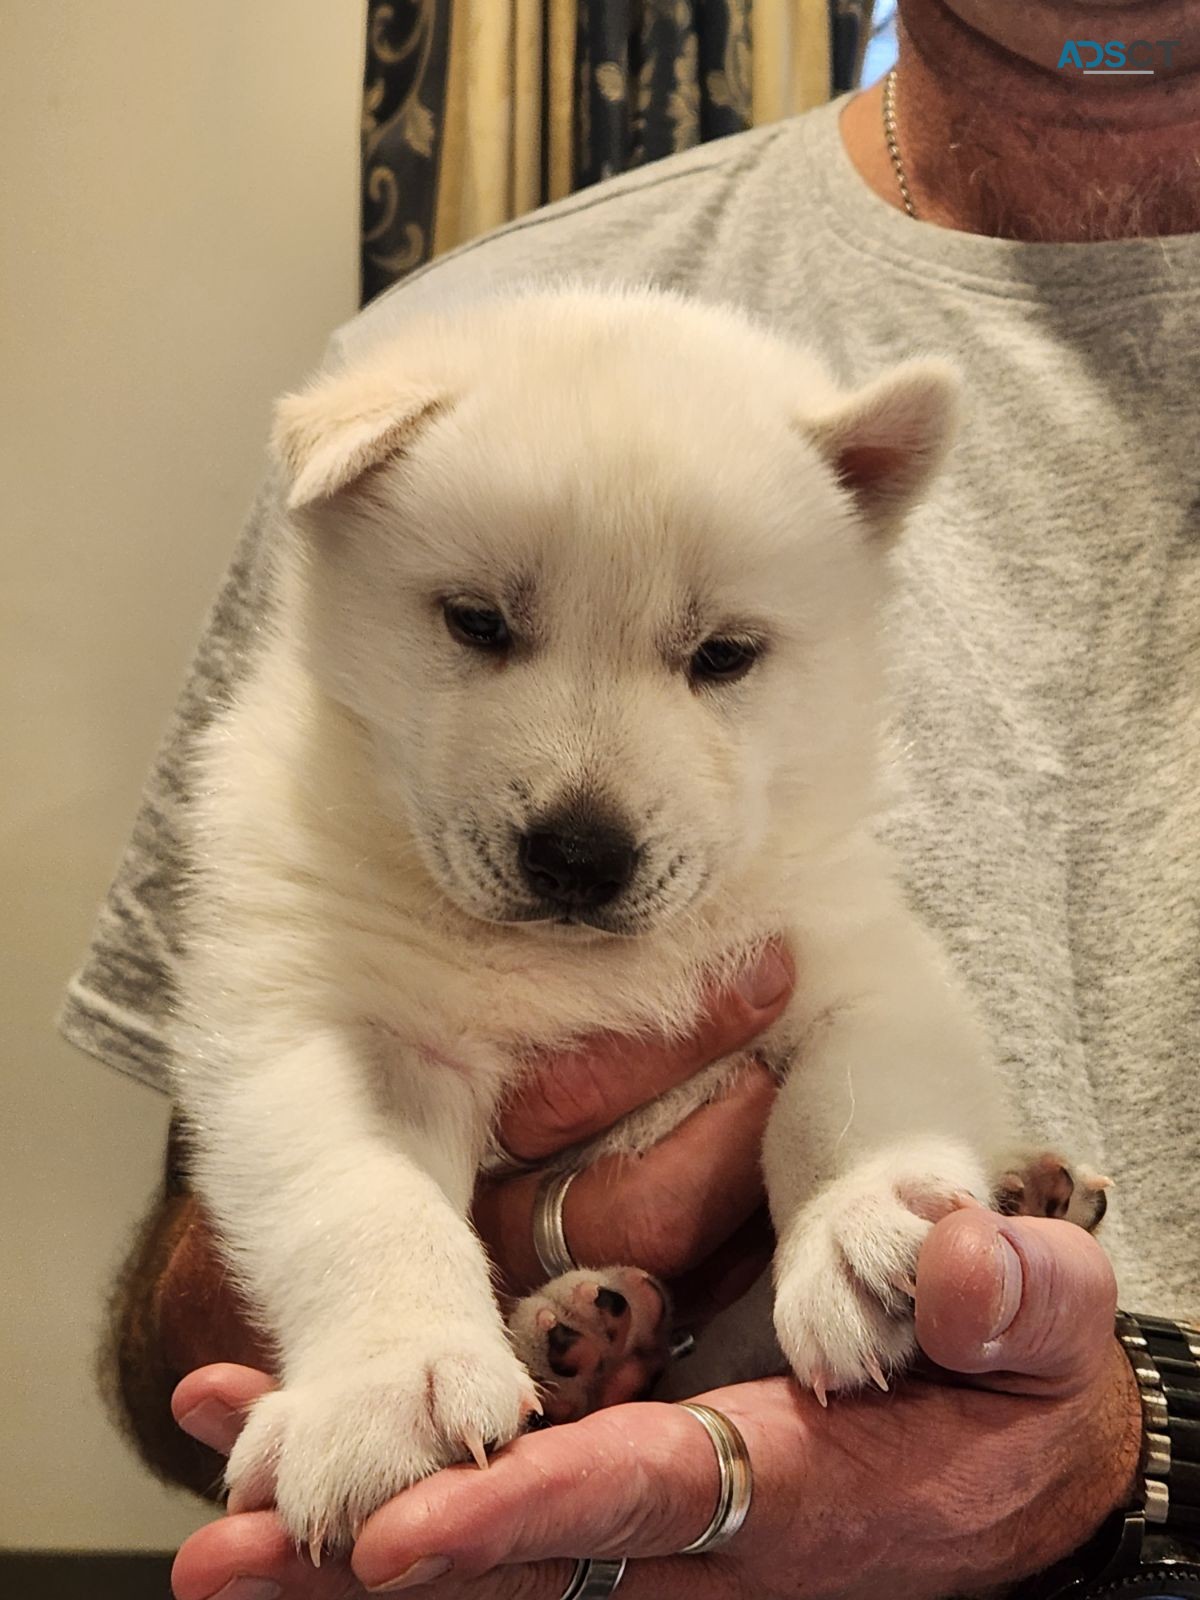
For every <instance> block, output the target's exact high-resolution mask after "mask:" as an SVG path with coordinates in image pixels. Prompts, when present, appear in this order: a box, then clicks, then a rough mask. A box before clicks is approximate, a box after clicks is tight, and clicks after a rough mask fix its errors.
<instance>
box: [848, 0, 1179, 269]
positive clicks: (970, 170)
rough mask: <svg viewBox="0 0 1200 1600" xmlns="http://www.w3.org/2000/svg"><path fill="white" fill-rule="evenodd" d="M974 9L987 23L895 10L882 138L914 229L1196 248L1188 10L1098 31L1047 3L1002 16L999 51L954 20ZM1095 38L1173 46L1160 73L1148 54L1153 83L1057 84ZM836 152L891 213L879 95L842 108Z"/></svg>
mask: <svg viewBox="0 0 1200 1600" xmlns="http://www.w3.org/2000/svg"><path fill="white" fill-rule="evenodd" d="M988 4H992V9H993V13H994V11H995V5H994V0H955V10H954V12H952V11H951V10H950V9H949V8H948V7H947V6H946V5H945V4H943V0H905V3H904V4H903V6H902V22H901V28H900V65H899V70H898V74H897V92H896V125H897V136H898V143H899V148H900V154H901V159H902V161H903V163H904V169H905V173H906V176H907V179H908V183H909V187H910V190H911V192H912V197H913V202H914V204H915V207H916V211H917V215H918V216H919V217H920V218H921V220H922V221H925V222H931V223H934V224H936V225H938V226H940V227H945V228H956V229H959V230H960V231H964V232H969V233H981V234H987V235H989V236H993V237H998V238H1009V239H1029V240H1039V241H1054V242H1078V241H1087V240H1095V239H1121V238H1133V237H1157V236H1160V235H1163V234H1172V233H1196V232H1200V15H1197V8H1196V7H1194V6H1192V5H1190V4H1180V3H1179V0H1151V3H1146V4H1143V5H1141V6H1135V5H1130V4H1124V5H1110V6H1108V7H1106V8H1104V10H1103V11H1102V12H1100V14H1099V17H1098V16H1097V10H1098V8H1097V9H1092V8H1088V10H1087V11H1083V10H1082V9H1080V10H1076V9H1075V8H1074V7H1073V6H1068V5H1064V4H1061V3H1059V0H1034V3H1033V4H1031V5H1023V6H1017V5H1015V4H1012V3H1011V0H1004V4H1005V7H1006V8H1009V7H1011V13H1012V14H1016V17H1017V19H1019V20H1017V21H1015V22H1014V25H1013V26H1012V28H1011V36H1010V37H1004V39H1003V43H1004V45H1005V46H1008V48H1003V47H1002V46H1001V44H1000V43H999V42H997V41H996V40H994V39H991V38H988V37H986V36H985V34H984V33H982V32H980V31H977V30H976V29H974V28H972V27H970V26H968V25H967V23H966V22H964V21H963V20H961V17H960V15H957V14H955V13H956V12H957V13H965V14H968V15H969V14H970V12H971V10H972V8H974V9H975V10H979V11H985V10H986V9H987V6H988ZM1185 11H1188V12H1190V13H1191V15H1190V17H1185V16H1184V12H1185ZM1172 28H1173V29H1174V30H1175V31H1173V32H1172V31H1169V30H1170V29H1172ZM998 31H1000V27H999V25H998ZM1003 31H1004V33H1008V32H1009V27H1008V23H1007V21H1006V22H1005V24H1004V25H1003ZM1097 35H1100V36H1102V38H1103V39H1105V40H1107V39H1125V40H1133V39H1144V40H1149V41H1158V40H1163V39H1178V40H1179V41H1180V44H1179V46H1178V47H1177V48H1176V49H1175V50H1173V51H1171V52H1170V70H1169V72H1167V71H1163V70H1162V68H1163V67H1164V65H1165V60H1164V52H1163V51H1161V50H1158V52H1157V55H1155V56H1154V57H1153V59H1154V61H1155V65H1156V67H1157V68H1158V69H1159V70H1157V71H1156V72H1155V74H1154V75H1153V76H1137V77H1133V76H1130V77H1121V78H1114V77H1107V76H1106V77H1100V76H1097V77H1081V76H1080V75H1079V74H1078V73H1075V74H1074V75H1072V74H1071V73H1070V72H1068V71H1060V70H1059V69H1058V67H1057V60H1058V57H1059V55H1060V54H1061V51H1062V47H1063V44H1064V43H1065V41H1066V40H1067V39H1068V38H1069V37H1072V36H1075V37H1081V38H1082V37H1084V36H1087V37H1096V36H1097ZM842 136H843V139H844V140H845V143H846V148H847V150H848V152H849V154H850V157H851V159H852V161H853V162H854V164H855V166H856V167H857V168H858V170H859V172H860V174H861V175H862V177H863V178H864V179H865V180H866V182H867V183H869V184H870V185H871V187H872V188H873V189H874V190H875V191H876V192H877V193H878V194H879V195H880V196H881V197H882V198H883V199H885V200H887V201H888V202H889V203H890V204H892V205H896V206H901V205H902V204H903V202H902V200H901V198H900V191H899V186H898V183H897V180H896V174H895V171H894V169H893V166H892V163H891V160H890V157H889V155H888V151H887V146H886V143H885V141H884V137H883V117H882V85H877V86H876V87H875V88H874V89H872V90H868V91H867V92H866V93H864V94H861V95H858V96H857V97H856V98H855V99H854V100H853V101H851V102H850V104H849V105H848V106H847V107H846V110H845V111H844V113H843V116H842Z"/></svg>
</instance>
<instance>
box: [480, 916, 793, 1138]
mask: <svg viewBox="0 0 1200 1600" xmlns="http://www.w3.org/2000/svg"><path fill="white" fill-rule="evenodd" d="M794 982H795V968H794V967H793V964H792V958H791V956H790V955H789V954H788V952H787V951H786V950H785V949H783V948H782V947H781V946H779V945H774V944H772V945H768V946H767V948H766V949H765V950H764V951H763V953H762V955H761V956H760V958H759V959H758V960H757V961H756V962H755V963H754V964H753V965H752V966H750V967H748V968H747V969H746V971H745V972H744V973H743V974H742V975H741V977H740V978H739V980H738V983H737V985H736V987H735V988H733V989H731V990H727V991H723V992H721V993H714V994H713V996H712V998H711V1001H710V1003H709V1005H708V1007H707V1008H706V1014H705V1017H704V1019H703V1021H702V1022H701V1023H700V1025H699V1027H698V1028H697V1029H696V1031H695V1032H694V1033H693V1034H691V1035H690V1036H689V1037H688V1038H685V1039H674V1040H667V1039H662V1040H656V1039H646V1038H638V1037H636V1036H635V1037H629V1036H626V1035H621V1034H604V1035H601V1036H599V1037H598V1038H596V1039H594V1040H592V1041H591V1042H590V1043H588V1044H587V1045H585V1046H581V1047H580V1048H579V1049H577V1050H570V1051H564V1052H562V1053H561V1054H558V1055H555V1056H553V1057H550V1058H548V1059H547V1060H546V1061H545V1062H544V1063H543V1064H541V1065H540V1066H539V1067H537V1068H535V1069H534V1070H533V1072H532V1074H531V1076H530V1078H529V1081H528V1082H527V1083H526V1084H525V1085H524V1087H523V1088H522V1090H521V1093H520V1094H519V1095H518V1096H517V1098H516V1099H515V1100H513V1101H512V1102H511V1103H510V1104H509V1105H508V1107H507V1108H506V1109H505V1110H504V1112H503V1113H502V1115H501V1118H500V1130H499V1131H500V1139H501V1142H502V1143H503V1145H504V1148H505V1149H506V1150H507V1151H509V1153H510V1154H511V1155H514V1156H517V1157H519V1158H520V1159H521V1160H525V1161H540V1160H542V1159H543V1158H544V1157H546V1156H549V1155H554V1154H555V1153H556V1152H557V1151H559V1150H565V1149H566V1148H567V1146H568V1145H572V1144H577V1143H578V1142H579V1141H580V1140H581V1139H589V1138H591V1137H592V1136H593V1135H594V1134H597V1133H602V1132H603V1131H604V1129H605V1128H610V1127H611V1126H612V1125H613V1123H614V1122H619V1121H620V1119H621V1118H622V1117H623V1116H625V1115H627V1114H628V1113H629V1112H630V1111H633V1110H635V1109H636V1108H637V1107H638V1106H642V1105H645V1104H646V1102H647V1101H649V1100H653V1099H655V1098H656V1097H657V1096H658V1095H660V1094H665V1093H666V1091H667V1090H668V1089H672V1088H674V1087H675V1085H676V1084H679V1083H682V1082H683V1081H684V1080H685V1079H686V1078H690V1077H692V1076H693V1074H694V1073H696V1072H698V1071H699V1070H700V1068H701V1067H706V1066H708V1065H709V1063H710V1062H713V1061H719V1060H721V1059H722V1057H724V1056H729V1055H733V1054H735V1052H737V1051H738V1050H741V1049H743V1048H745V1046H747V1045H748V1044H750V1043H751V1041H752V1040H754V1039H756V1038H757V1037H758V1035H759V1034H760V1033H762V1032H763V1031H764V1029H766V1028H767V1027H769V1026H770V1024H771V1023H772V1022H774V1021H775V1019H776V1017H778V1016H779V1014H780V1012H781V1011H782V1010H783V1008H784V1006H785V1005H786V1004H787V1001H788V998H789V996H790V994H791V991H792V985H793V983H794Z"/></svg>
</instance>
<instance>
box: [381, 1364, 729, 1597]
mask: <svg viewBox="0 0 1200 1600" xmlns="http://www.w3.org/2000/svg"><path fill="white" fill-rule="evenodd" d="M737 1392H738V1391H737V1390H736V1389H728V1390H724V1391H722V1394H721V1395H720V1397H718V1399H715V1400H714V1403H720V1405H721V1409H722V1410H723V1411H726V1412H727V1413H728V1414H730V1415H731V1416H733V1417H734V1419H735V1421H736V1420H737V1411H736V1407H737V1401H736V1398H731V1397H736V1395H737ZM718 1482H719V1480H718V1473H717V1461H716V1454H715V1451H714V1450H713V1448H712V1445H711V1443H710V1442H709V1439H708V1436H707V1434H706V1433H705V1431H704V1429H703V1428H702V1427H701V1425H700V1423H699V1422H697V1421H696V1419H695V1418H694V1417H692V1416H690V1415H689V1414H688V1413H687V1412H686V1411H682V1410H681V1409H680V1408H679V1407H678V1406H669V1405H658V1404H654V1403H652V1402H651V1403H642V1404H640V1405H627V1406H614V1407H612V1408H611V1409H609V1410H607V1411H601V1412H597V1413H595V1414H594V1415H593V1416H590V1417H586V1418H584V1420H583V1421H582V1422H577V1423H571V1424H568V1425H566V1426H563V1427H558V1428H550V1429H548V1430H546V1431H545V1432H541V1433H535V1434H530V1435H527V1436H525V1437H524V1438H521V1439H518V1440H516V1441H515V1443H514V1444H512V1445H510V1446H509V1447H508V1448H507V1449H505V1450H503V1451H501V1452H500V1454H499V1455H497V1456H496V1457H495V1459H494V1460H493V1462H492V1465H491V1467H490V1468H489V1470H488V1471H487V1473H480V1472H478V1471H472V1470H471V1469H470V1468H451V1469H449V1470H448V1471H445V1472H439V1473H437V1474H436V1476H434V1477H432V1478H427V1479H426V1480H425V1481H424V1482H423V1483H419V1484H416V1485H415V1486H414V1487H413V1488H412V1489H409V1490H407V1491H406V1492H405V1493H404V1494H403V1495H400V1496H399V1497H398V1498H397V1499H395V1500H392V1501H389V1503H388V1504H387V1505H386V1506H384V1507H383V1508H382V1509H381V1510H380V1511H378V1512H376V1514H375V1515H374V1516H373V1517H372V1518H370V1520H369V1521H368V1522H367V1525H366V1527H365V1528H364V1529H363V1532H362V1534H361V1536H360V1538H359V1541H358V1543H357V1545H356V1546H355V1549H354V1556H353V1559H352V1566H353V1568H354V1571H355V1573H356V1574H357V1575H358V1577H359V1579H360V1581H361V1582H362V1584H363V1586H364V1587H365V1588H366V1589H368V1590H371V1589H378V1588H382V1587H384V1586H386V1585H387V1584H389V1583H395V1582H396V1580H397V1579H398V1578H399V1577H400V1576H401V1575H403V1574H404V1573H406V1572H409V1571H411V1570H412V1569H413V1568H414V1567H415V1566H416V1563H417V1562H420V1561H424V1562H429V1563H431V1564H433V1563H436V1562H439V1561H441V1562H447V1561H448V1562H450V1563H451V1567H450V1569H449V1571H452V1572H453V1574H454V1577H455V1578H456V1579H458V1580H462V1579H470V1578H474V1577H476V1576H478V1575H480V1574H482V1573H484V1572H488V1571H489V1570H490V1569H491V1568H493V1567H500V1566H505V1565H508V1564H511V1563H518V1562H519V1563H525V1562H543V1561H552V1560H554V1559H555V1558H556V1557H572V1556H576V1555H578V1554H580V1553H583V1554H586V1555H592V1556H599V1557H615V1556H621V1555H629V1556H635V1557H638V1558H639V1559H645V1558H646V1557H653V1556H667V1555H673V1554H675V1553H677V1552H678V1551H679V1550H681V1549H682V1548H683V1547H684V1545H686V1544H688V1543H690V1542H691V1540H693V1539H695V1538H696V1537H697V1536H698V1535H699V1534H700V1533H702V1532H703V1530H704V1528H705V1526H706V1525H707V1523H708V1520H709V1518H710V1517H711V1515H712V1511H713V1508H714V1507H715V1505H716V1502H717V1491H718ZM750 1516H751V1519H752V1518H753V1517H754V1510H753V1508H752V1509H751V1513H750ZM744 1532H745V1533H746V1535H747V1537H753V1529H752V1528H751V1526H750V1523H749V1522H748V1523H747V1526H746V1529H745V1530H744ZM425 1570H429V1569H425ZM560 1575H561V1574H560ZM442 1581H443V1582H444V1581H445V1580H442ZM487 1592H488V1591H487V1589H486V1587H485V1586H482V1585H481V1586H480V1593H481V1594H484V1593H487ZM501 1592H502V1591H501ZM560 1592H561V1591H560Z"/></svg>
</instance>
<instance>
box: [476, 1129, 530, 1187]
mask: <svg viewBox="0 0 1200 1600" xmlns="http://www.w3.org/2000/svg"><path fill="white" fill-rule="evenodd" d="M492 1149H493V1150H494V1151H495V1160H494V1161H493V1162H492V1163H491V1165H490V1168H489V1174H490V1176H491V1177H493V1178H507V1177H511V1176H515V1175H516V1174H517V1173H521V1172H539V1171H540V1170H541V1166H542V1163H541V1162H540V1161H531V1160H530V1159H529V1157H528V1156H515V1155H513V1153H512V1151H511V1150H509V1149H508V1148H507V1147H506V1146H505V1145H504V1144H503V1143H502V1142H501V1139H500V1135H499V1134H498V1133H493V1135H492Z"/></svg>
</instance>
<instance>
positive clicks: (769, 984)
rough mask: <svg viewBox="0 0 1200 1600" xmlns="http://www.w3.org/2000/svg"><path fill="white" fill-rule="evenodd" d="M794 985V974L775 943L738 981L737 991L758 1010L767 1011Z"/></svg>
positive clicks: (768, 947) (769, 946)
mask: <svg viewBox="0 0 1200 1600" xmlns="http://www.w3.org/2000/svg"><path fill="white" fill-rule="evenodd" d="M791 986H792V974H791V972H790V970H789V968H788V965H787V963H786V961H784V959H783V956H782V955H781V954H780V952H779V951H778V950H777V949H776V947H775V946H774V945H768V946H767V948H766V949H765V950H764V951H763V953H762V954H761V955H760V956H759V958H758V960H757V961H756V962H755V963H754V964H753V966H750V967H747V968H746V970H745V971H744V972H743V973H742V975H741V976H740V977H739V978H738V981H737V992H738V993H739V994H740V995H741V997H742V999H743V1000H745V1001H746V1002H747V1003H748V1004H750V1005H752V1006H753V1007H754V1009H755V1010H756V1011H765V1010H766V1008H767V1007H768V1006H771V1005H774V1004H775V1002H776V1000H779V999H782V997H783V996H784V995H785V994H786V993H787V992H788V990H789V989H790V988H791Z"/></svg>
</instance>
